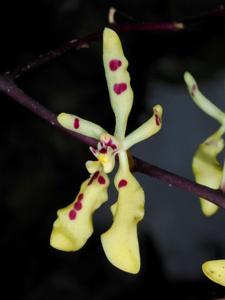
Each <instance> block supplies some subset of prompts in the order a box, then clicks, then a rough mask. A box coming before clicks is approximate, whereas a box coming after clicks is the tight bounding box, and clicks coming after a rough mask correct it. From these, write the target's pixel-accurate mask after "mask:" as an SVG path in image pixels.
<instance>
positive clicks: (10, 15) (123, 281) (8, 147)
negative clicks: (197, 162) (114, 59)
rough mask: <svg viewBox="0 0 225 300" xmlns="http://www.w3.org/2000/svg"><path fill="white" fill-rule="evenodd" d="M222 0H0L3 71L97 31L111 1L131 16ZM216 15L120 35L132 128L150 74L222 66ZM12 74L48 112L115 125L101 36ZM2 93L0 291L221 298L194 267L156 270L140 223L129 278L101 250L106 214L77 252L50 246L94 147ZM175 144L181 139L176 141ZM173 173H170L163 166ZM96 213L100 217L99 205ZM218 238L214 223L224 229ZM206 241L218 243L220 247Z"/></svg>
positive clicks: (152, 17) (224, 53)
mask: <svg viewBox="0 0 225 300" xmlns="http://www.w3.org/2000/svg"><path fill="white" fill-rule="evenodd" d="M219 4H223V3H222V2H221V1H207V0H205V1H187V0H186V1H178V0H176V1H175V0H174V1H171V0H167V1H166V0H165V1H157V0H152V1H147V0H135V1H128V0H126V1H118V2H117V1H100V0H99V1H81V0H74V1H72V0H64V1H63V0H40V1H13V0H8V1H2V3H1V9H0V28H1V30H0V32H1V43H0V45H1V46H0V53H1V55H0V71H1V72H2V73H4V72H5V71H9V70H13V69H15V68H16V67H18V66H19V65H22V64H24V63H27V62H29V61H32V60H33V59H34V58H35V57H38V55H40V54H43V53H45V52H46V51H49V50H51V49H54V48H56V47H58V46H60V45H63V44H65V43H66V42H67V41H68V40H70V39H73V38H78V37H82V36H84V35H87V34H89V33H91V32H93V31H95V30H97V29H102V28H103V27H104V26H107V13H108V9H109V8H110V6H111V5H113V6H115V7H116V8H118V9H119V10H121V11H125V12H126V13H127V14H129V15H131V16H133V17H135V18H136V19H137V20H139V21H146V22H147V21H157V22H159V21H172V20H182V19H186V18H188V17H190V16H194V15H198V14H199V13H202V12H206V11H210V10H213V9H215V8H216V7H217V6H218V5H219ZM122 19H123V18H122ZM124 20H125V19H123V21H124ZM126 21H127V20H126ZM224 22H225V19H220V20H217V19H211V20H209V21H205V22H198V23H196V24H192V23H191V22H190V26H188V28H187V30H185V31H184V32H179V33H178V32H177V33H149V32H129V33H123V34H121V35H120V36H121V39H122V42H123V45H124V48H125V52H126V57H127V58H128V60H129V62H130V67H129V71H130V73H131V76H132V87H133V90H134V91H135V97H136V99H138V101H137V102H136V103H135V109H134V110H133V112H132V115H131V117H130V122H129V130H132V129H134V128H135V127H136V126H137V125H138V124H139V122H138V121H137V120H138V117H139V116H140V115H141V114H143V112H144V110H145V101H146V90H147V83H148V80H151V79H154V80H158V79H159V80H160V81H163V82H166V83H167V84H171V85H173V86H176V84H179V83H180V80H181V78H182V76H183V72H184V71H185V70H186V69H187V68H189V69H191V70H192V71H194V72H195V74H197V76H198V78H199V79H201V80H206V82H207V80H210V79H211V78H212V77H213V74H216V73H218V72H220V71H221V70H224V65H225V39H224V37H225V35H224V30H225V26H224ZM187 24H189V22H187ZM165 57H169V58H173V59H174V58H175V62H176V64H173V65H172V66H171V65H167V64H165V63H164V62H165V60H163V59H164V58H165ZM172 61H173V60H172ZM18 84H19V86H20V87H21V88H22V89H24V90H25V92H27V93H28V94H29V95H31V96H32V97H33V98H34V99H36V100H38V101H39V102H40V103H42V104H43V105H45V106H46V107H47V108H49V109H50V110H52V111H54V112H55V113H60V112H62V111H66V112H70V113H76V114H78V115H80V116H82V117H84V118H86V119H89V120H91V121H94V122H97V123H98V124H101V125H102V126H103V127H105V128H106V129H107V130H109V131H111V132H112V130H113V127H112V125H111V124H114V123H113V122H114V117H113V114H112V112H111V110H110V107H109V101H108V92H107V88H106V83H105V79H104V72H103V65H102V42H101V41H97V42H95V43H92V44H91V45H90V47H89V48H87V49H80V50H76V51H71V52H70V53H67V54H66V55H64V56H63V57H61V58H59V59H57V60H55V61H53V62H51V63H49V64H47V65H45V66H43V67H41V68H39V69H37V70H36V71H34V72H31V73H29V74H26V75H25V76H24V77H23V78H21V79H20V80H18ZM174 90H175V89H174ZM175 92H176V90H175ZM171 96H172V95H171ZM0 101H1V120H0V122H1V126H0V128H1V131H0V135H1V146H0V176H1V184H0V195H1V197H0V211H1V218H0V222H1V223H0V224H1V226H0V231H1V233H0V249H1V252H0V253H1V262H0V273H1V278H2V279H1V283H0V287H1V293H2V294H4V293H6V298H7V299H10V298H11V297H16V298H17V299H29V300H30V299H31V300H42V299H54V300H57V299H60V300H61V299H93V300H94V299H96V300H101V299H107V300H109V299H124V298H125V297H127V298H128V297H130V298H131V299H133V298H137V297H138V298H142V297H143V296H141V295H143V293H145V295H146V296H145V298H146V299H165V298H172V299H216V298H219V297H222V296H224V294H225V292H224V289H223V288H222V287H220V286H218V285H216V284H214V283H211V282H209V281H208V280H207V279H206V278H205V277H203V276H202V277H201V278H200V277H198V278H196V276H194V274H193V278H186V277H185V274H184V276H183V278H176V276H175V277H173V278H170V276H169V275H168V273H166V272H165V270H164V264H165V262H164V260H163V259H162V258H161V256H160V249H159V245H157V244H156V243H155V242H154V239H152V237H151V234H150V233H149V231H148V228H146V226H143V227H142V230H141V233H140V245H141V247H140V248H141V252H142V268H141V272H140V273H139V274H138V275H137V276H133V275H129V274H125V273H122V272H121V271H119V270H117V269H115V268H114V267H113V266H111V265H110V264H109V263H108V262H107V260H106V258H105V256H104V254H103V251H102V249H101V244H100V241H99V234H100V233H101V232H103V231H105V230H106V228H107V227H108V226H109V224H110V217H109V216H108V219H109V220H108V221H106V223H104V221H100V222H98V221H97V225H96V226H95V234H94V235H93V236H92V237H91V238H90V240H89V241H88V243H87V244H86V245H85V247H84V248H83V249H82V250H81V251H79V252H77V253H72V254H68V253H63V252H60V251H56V250H54V249H52V248H50V246H49V236H50V233H51V227H52V223H53V221H54V219H55V216H56V211H57V209H58V208H61V207H64V206H66V205H67V204H68V203H70V202H71V201H72V199H73V197H74V196H75V194H76V191H77V190H78V189H79V186H80V183H81V182H82V181H83V180H84V179H85V178H86V176H87V172H86V171H85V168H84V162H85V161H86V160H88V159H90V158H91V155H90V153H89V150H88V147H86V146H85V145H83V144H82V143H80V142H79V141H76V140H72V139H71V138H70V137H68V136H66V135H64V134H63V133H61V132H59V131H58V130H57V129H54V128H52V127H51V126H50V125H49V124H47V123H46V122H44V121H43V120H40V119H38V117H36V116H34V115H32V114H31V113H30V112H28V111H27V110H26V109H24V108H23V107H21V106H19V105H18V104H17V103H15V102H14V101H13V100H11V99H9V98H8V97H6V96H4V95H2V94H1V95H0ZM150 101H151V100H150ZM181 101H182V99H181ZM171 109H173V108H172V107H171ZM177 127H179V126H177ZM204 136H207V133H206V132H205V133H204ZM159 142H160V141H159ZM178 142H179V141H178ZM180 142H181V143H184V142H185V139H184V140H183V141H180ZM196 146H197V145H194V146H193V147H194V148H195V147H196ZM169 155H170V154H169V153H168V159H169ZM146 157H147V158H148V151H146ZM146 157H142V158H143V159H146ZM149 161H150V162H151V159H149ZM170 171H175V170H173V168H172V166H171V169H170ZM181 175H182V174H181ZM151 184H153V182H152V183H151ZM163 188H165V189H168V187H167V186H165V187H163ZM158 201H160V199H158ZM169 201H173V200H172V199H170V200H169ZM180 201H182V200H180ZM162 209H163V208H162ZM106 214H107V213H106ZM97 218H99V219H101V215H100V213H97V216H96V219H97ZM190 221H191V220H190ZM171 223H172V220H171ZM159 224H160V220H159ZM223 237H224V234H223V229H222V228H221V239H222V238H223ZM214 250H215V251H214V253H217V252H216V250H217V249H216V248H215V249H214ZM219 254H220V255H221V256H220V258H223V257H224V256H222V255H223V254H224V253H220V252H219V253H218V255H219ZM189 263H191V262H189V261H186V262H184V264H189ZM200 267H201V266H200V265H199V268H200Z"/></svg>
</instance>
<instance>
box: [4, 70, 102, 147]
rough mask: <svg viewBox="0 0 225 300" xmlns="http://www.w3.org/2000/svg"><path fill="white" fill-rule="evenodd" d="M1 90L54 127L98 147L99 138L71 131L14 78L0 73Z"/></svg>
mask: <svg viewBox="0 0 225 300" xmlns="http://www.w3.org/2000/svg"><path fill="white" fill-rule="evenodd" d="M0 91H2V92H3V93H4V94H6V95H8V96H9V97H10V98H11V99H13V100H15V101H16V102H18V103H19V104H20V105H22V106H24V107H26V108H27V109H28V110H29V111H31V112H32V113H34V114H35V115H37V116H38V117H40V118H41V119H43V120H45V121H47V122H48V123H50V124H51V125H52V126H53V127H56V128H59V129H60V130H62V131H64V132H66V133H67V134H69V135H70V136H72V137H73V138H76V139H78V140H80V141H82V142H83V143H85V144H87V145H90V146H92V147H96V145H97V140H95V139H93V138H89V137H87V136H85V135H82V134H79V133H76V132H73V131H70V130H67V129H65V128H64V127H62V126H61V125H60V124H59V123H58V121H57V116H56V115H55V114H54V113H53V112H51V111H50V110H48V109H47V108H46V107H44V106H43V105H41V104H40V103H38V102H37V101H36V100H34V99H33V98H31V97H30V96H28V95H27V94H25V93H24V92H23V91H22V90H21V89H20V88H19V87H18V86H17V85H16V84H15V83H14V81H13V80H11V79H9V78H7V77H6V76H2V75H0Z"/></svg>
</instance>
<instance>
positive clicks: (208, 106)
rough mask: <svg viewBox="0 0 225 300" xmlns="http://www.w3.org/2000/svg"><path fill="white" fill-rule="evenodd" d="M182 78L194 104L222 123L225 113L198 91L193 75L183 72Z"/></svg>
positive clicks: (224, 121)
mask: <svg viewBox="0 0 225 300" xmlns="http://www.w3.org/2000/svg"><path fill="white" fill-rule="evenodd" d="M184 80H185V82H186V84H187V88H188V91H189V93H190V96H191V98H192V99H193V101H194V102H195V104H196V105H197V106H198V107H199V108H200V109H201V110H203V111H204V112H205V113H206V114H207V115H209V116H210V117H212V118H214V119H215V120H217V121H218V122H219V123H220V124H224V123H225V113H224V112H223V111H222V110H221V109H219V108H218V107H217V106H216V105H215V104H213V103H212V102H211V101H210V100H209V99H207V98H206V97H205V96H204V95H203V94H202V93H201V92H200V91H199V89H198V86H197V83H196V81H195V79H194V77H193V76H192V75H191V74H190V73H188V72H185V74H184Z"/></svg>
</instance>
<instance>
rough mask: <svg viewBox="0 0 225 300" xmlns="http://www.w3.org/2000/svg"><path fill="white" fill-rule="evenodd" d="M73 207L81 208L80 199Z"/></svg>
mask: <svg viewBox="0 0 225 300" xmlns="http://www.w3.org/2000/svg"><path fill="white" fill-rule="evenodd" d="M74 208H75V209H76V210H81V208H82V203H81V202H80V201H77V202H76V203H75V204H74Z"/></svg>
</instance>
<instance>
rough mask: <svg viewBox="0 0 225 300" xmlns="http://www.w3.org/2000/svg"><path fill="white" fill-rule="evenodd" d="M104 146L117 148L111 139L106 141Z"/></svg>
mask: <svg viewBox="0 0 225 300" xmlns="http://www.w3.org/2000/svg"><path fill="white" fill-rule="evenodd" d="M106 146H108V147H111V148H112V149H113V150H115V149H117V146H116V145H115V144H113V141H112V139H110V140H109V141H108V143H106Z"/></svg>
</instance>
